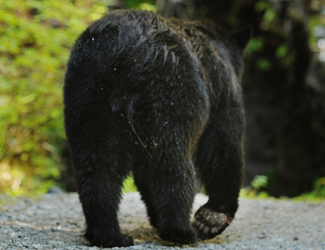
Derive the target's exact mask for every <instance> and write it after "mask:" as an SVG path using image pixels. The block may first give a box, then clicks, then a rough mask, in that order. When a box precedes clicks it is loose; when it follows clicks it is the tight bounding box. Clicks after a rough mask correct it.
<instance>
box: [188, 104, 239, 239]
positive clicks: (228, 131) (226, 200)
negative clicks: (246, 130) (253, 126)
mask: <svg viewBox="0 0 325 250" xmlns="http://www.w3.org/2000/svg"><path fill="white" fill-rule="evenodd" d="M234 118H235V119H234ZM243 127H244V120H243V115H242V110H241V109H240V108H232V109H229V110H222V111H221V112H219V113H218V115H217V116H216V117H212V120H211V121H210V122H209V124H208V126H207V127H206V128H205V131H204V133H203V135H202V137H201V138H200V141H199V147H198V151H197V158H196V168H197V170H198V172H199V173H200V175H201V181H202V184H203V185H204V187H205V190H206V193H207V195H208V196H209V200H208V202H207V203H206V204H205V205H203V206H202V207H201V208H200V209H199V210H198V211H197V212H196V213H195V221H194V223H193V226H194V227H195V228H196V230H197V232H198V237H199V238H200V239H210V238H213V237H215V236H216V235H218V234H220V233H222V232H223V231H224V230H225V229H226V227H227V226H228V225H229V224H230V223H231V221H232V219H233V217H234V215H235V213H236V211H237V208H238V196H239V191H240V187H241V179H242V167H243V153H242V132H243Z"/></svg>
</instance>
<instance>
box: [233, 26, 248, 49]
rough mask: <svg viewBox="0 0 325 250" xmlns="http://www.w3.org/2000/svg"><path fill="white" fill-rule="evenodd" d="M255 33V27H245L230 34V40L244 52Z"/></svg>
mask: <svg viewBox="0 0 325 250" xmlns="http://www.w3.org/2000/svg"><path fill="white" fill-rule="evenodd" d="M252 33H253V27H252V26H251V25H247V26H244V27H243V28H241V29H238V30H235V31H233V32H232V33H231V34H230V39H231V40H232V41H233V42H234V43H235V44H236V45H237V47H238V48H239V49H241V50H244V49H245V47H246V45H247V43H248V42H249V39H251V37H252Z"/></svg>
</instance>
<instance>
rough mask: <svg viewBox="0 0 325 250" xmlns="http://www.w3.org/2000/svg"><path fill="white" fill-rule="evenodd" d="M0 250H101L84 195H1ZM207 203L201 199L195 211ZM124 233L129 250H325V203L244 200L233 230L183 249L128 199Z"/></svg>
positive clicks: (122, 220) (124, 207) (135, 201)
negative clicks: (88, 231) (88, 227)
mask: <svg viewBox="0 0 325 250" xmlns="http://www.w3.org/2000/svg"><path fill="white" fill-rule="evenodd" d="M0 199H1V201H2V204H3V203H4V204H3V205H2V206H0V249H1V250H2V249H6V250H7V249H8V250H9V249H10V250H11V249H12V250H18V249H37V250H43V249H44V250H45V249H46V250H47V249H57V250H75V249H80V250H99V249H100V248H98V247H91V246H90V245H89V243H88V242H87V241H86V240H85V239H84V237H83V231H84V229H85V221H84V217H83V213H82V209H81V205H80V203H79V199H78V195H77V194H75V193H72V194H67V193H63V192H52V193H51V194H47V195H45V196H44V197H43V198H42V199H41V200H37V201H35V200H32V199H26V198H17V199H15V202H11V200H10V199H9V198H7V197H5V196H4V195H0ZM206 201H207V197H205V196H204V195H202V194H198V195H197V196H196V199H195V204H194V208H193V211H196V210H197V209H198V208H199V207H200V206H201V205H203V204H204V203H205V202H206ZM119 217H120V226H121V229H122V232H123V233H125V234H128V235H130V236H132V237H133V239H134V241H135V245H134V246H131V247H127V248H126V249H130V250H131V249H133V250H142V249H163V250H164V249H168V250H170V249H193V250H194V249H207V250H219V249H222V250H225V249H226V250H227V249H229V250H230V249H249V250H254V249H270V250H271V249H289V250H291V249H292V250H305V249H313V250H323V249H325V223H324V221H325V202H323V203H320V204H316V203H305V202H294V201H290V200H271V199H268V200H250V199H240V201H239V210H238V212H237V214H236V217H235V219H234V220H233V222H232V224H231V225H230V226H229V227H228V228H227V229H226V230H225V231H224V232H223V233H222V234H221V235H219V236H217V237H215V238H214V239H212V240H206V241H201V242H198V243H195V244H193V245H184V246H179V245H175V244H173V243H170V242H166V241H163V240H161V239H160V238H159V237H158V235H157V233H156V231H155V229H153V228H152V227H151V226H150V224H149V221H148V219H147V216H146V211H145V206H144V204H143V203H142V201H141V199H140V195H139V193H137V192H136V193H127V194H125V195H124V199H123V201H122V203H121V209H120V213H119ZM113 249H120V248H113Z"/></svg>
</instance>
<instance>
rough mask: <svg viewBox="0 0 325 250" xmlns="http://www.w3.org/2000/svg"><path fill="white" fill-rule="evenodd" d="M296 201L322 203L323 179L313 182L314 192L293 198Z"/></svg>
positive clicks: (323, 197) (324, 180) (324, 192)
mask: <svg viewBox="0 0 325 250" xmlns="http://www.w3.org/2000/svg"><path fill="white" fill-rule="evenodd" d="M293 200H296V201H314V202H317V201H324V200H325V177H322V178H319V179H318V180H316V181H315V184H314V190H313V191H311V192H310V193H306V194H302V195H299V196H297V197H294V198H293Z"/></svg>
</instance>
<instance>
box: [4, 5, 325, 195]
mask: <svg viewBox="0 0 325 250" xmlns="http://www.w3.org/2000/svg"><path fill="white" fill-rule="evenodd" d="M276 2H277V1H266V0H246V1H244V0H241V1H209V0H205V1H195V0H193V1H191V0H184V1H164V0H157V1H155V0H152V1H141V0H125V1H114V0H111V1H110V0H102V1H101V0H84V1H81V0H79V1H78V0H61V1H55V0H42V1H41V0H28V1H25V0H11V1H6V0H0V193H4V194H8V195H13V196H14V195H41V194H44V193H46V192H47V191H48V190H49V189H50V188H51V187H52V186H59V187H61V188H62V189H66V190H68V191H73V190H75V188H74V186H73V181H72V180H71V176H72V173H71V166H70V163H69V154H68V151H67V146H66V140H65V134H64V127H63V114H62V113H63V104H62V88H63V79H64V74H65V69H66V64H67V61H68V58H69V54H70V49H71V48H72V46H73V44H74V41H75V40H76V38H77V37H78V35H80V33H81V32H82V31H83V30H84V29H85V28H86V27H87V26H88V25H89V24H90V23H91V22H92V21H94V20H96V19H98V18H100V17H101V16H102V15H103V14H104V13H106V12H107V11H109V10H113V9H116V8H138V9H146V10H150V11H158V12H159V13H161V14H163V15H164V16H166V17H171V16H176V17H179V18H183V19H203V18H208V19H211V20H212V21H216V22H218V23H221V24H222V25H223V26H226V27H227V28H230V29H234V28H238V27H241V26H243V25H245V24H247V23H251V24H252V25H253V26H254V30H255V34H254V37H253V38H252V40H251V42H250V43H249V45H248V48H247V50H246V54H245V58H246V61H247V73H246V75H245V77H244V78H245V79H244V83H243V84H244V85H243V88H244V92H247V98H246V102H247V113H248V119H247V123H248V129H249V131H248V133H247V139H246V140H245V144H246V145H247V166H248V167H247V180H246V182H245V183H246V185H249V184H250V183H251V181H252V180H253V182H252V185H251V188H250V189H248V192H250V193H252V192H253V193H255V194H256V193H261V192H265V191H267V192H268V193H270V194H272V195H275V196H281V195H289V196H295V195H299V194H301V193H304V192H311V191H312V190H313V191H312V192H316V193H314V196H315V197H325V188H324V187H325V178H324V176H325V160H324V155H325V143H324V141H325V139H324V138H325V128H324V117H325V108H324V107H325V102H324V96H325V94H324V92H325V91H324V89H325V86H324V83H322V80H319V79H323V80H324V79H325V78H324V61H325V59H324V58H323V57H325V56H324V53H325V40H324V37H325V31H324V30H323V29H322V26H324V24H325V17H324V12H325V9H324V2H323V1H312V0H310V1H304V4H305V5H306V2H308V6H307V5H306V6H305V8H308V12H306V13H303V14H304V15H303V14H301V13H300V12H299V10H300V9H299V8H300V7H299V6H298V5H299V2H300V1H293V2H295V3H297V5H296V4H294V5H293V6H291V5H290V4H288V6H287V7H285V8H286V9H285V8H284V7H283V6H282V5H281V4H280V2H281V1H279V2H278V5H276V4H274V3H276ZM289 5H290V6H289ZM277 6H278V7H277ZM279 6H280V7H279ZM281 6H282V7H281ZM297 6H298V7H297ZM207 7H208V8H207ZM198 10H199V11H198ZM213 11H214V12H213ZM281 11H282V12H281ZM303 11H307V10H303ZM283 13H285V15H284V14H283ZM243 20H244V21H243ZM288 20H290V21H291V22H290V25H292V27H291V30H290V29H289V32H292V34H293V35H294V34H297V35H298V38H296V39H298V40H299V39H302V40H301V44H300V45H299V43H298V45H296V44H295V43H294V42H292V41H291V40H290V39H291V38H288V37H287V35H288V33H286V32H287V30H288V29H287V28H286V25H288V22H287V21H288ZM292 20H294V21H292ZM295 22H300V23H301V24H303V25H304V26H303V28H304V29H303V31H304V32H305V33H299V32H298V33H297V31H296V30H294V28H295V27H296V26H294V25H295V24H296V23H295ZM298 24H299V23H298ZM296 28H297V29H298V28H299V25H297V27H296ZM315 30H316V31H315ZM317 31H318V33H317ZM294 32H296V33H294ZM301 34H303V35H302V37H300V38H299V35H300V36H301ZM293 41H295V40H293ZM304 41H306V42H307V45H306V46H307V48H306V47H304V48H302V50H299V49H300V48H299V46H304V45H305V44H304ZM306 49H307V50H308V57H307V59H304V57H303V56H301V57H299V55H303V52H301V51H304V50H306ZM322 53H323V54H322ZM322 55H323V57H322ZM297 60H298V61H299V62H300V61H301V62H302V61H304V60H308V63H309V64H308V65H307V66H300V65H298V64H297ZM322 60H323V61H322ZM299 67H305V68H306V67H307V68H306V69H305V70H307V71H308V72H309V73H308V72H307V73H306V74H304V75H303V76H300V78H303V80H304V82H303V83H300V82H299V80H302V79H300V78H299ZM308 77H311V78H312V77H314V78H315V79H316V80H315V79H314V78H313V79H312V80H310V81H309V82H308V79H309V78H308ZM265 79H268V80H265ZM261 82H263V83H264V85H263V84H262V83H261ZM306 82H307V83H306ZM310 82H311V83H310ZM299 84H300V85H299ZM301 84H302V85H303V86H304V87H303V89H301ZM312 84H314V85H312ZM310 89H311V90H312V91H311V90H310ZM265 90H267V91H268V92H267V93H268V94H267V95H266V96H265V93H264V92H263V91H265ZM293 90H294V91H293ZM286 91H287V92H286ZM299 91H300V92H299ZM257 96H259V97H257ZM297 96H298V97H299V98H302V99H299V100H298V102H299V103H300V101H301V100H304V101H303V102H302V103H303V105H305V106H306V105H307V106H308V107H311V109H312V110H310V109H308V108H306V107H305V106H303V107H300V108H305V109H306V110H304V112H303V113H299V114H297V116H293V117H291V118H287V117H286V116H289V117H290V114H291V113H290V110H295V108H297V105H296V103H295V99H297ZM254 98H255V99H254ZM290 98H291V99H290ZM315 99H316V100H317V102H316V103H315V101H314V100H315ZM252 100H253V101H252ZM266 101H267V103H266ZM288 103H289V104H288ZM299 105H300V104H299ZM315 105H316V108H313V107H315ZM279 110H280V112H279ZM283 110H285V112H286V113H283ZM288 112H289V113H288ZM256 117H257V118H256ZM297 119H299V120H297ZM282 123H283V124H282ZM279 124H282V125H281V126H280V125H279ZM298 124H299V125H298ZM271 125H272V126H271ZM273 125H274V126H273ZM292 128H294V129H292ZM296 128H297V129H296ZM297 135H298V137H299V139H297ZM300 135H301V136H300ZM304 135H306V137H304ZM260 138H261V139H260ZM311 144H312V146H311ZM301 145H302V146H301ZM314 148H316V149H315V150H314ZM262 149H263V152H262V151H261V150H262ZM281 150H282V151H281ZM260 151H261V152H260ZM259 152H260V153H259ZM302 155H304V156H306V157H303V158H304V159H305V160H306V163H304V164H303V165H302V164H300V163H301V162H302V161H301V156H302ZM309 159H311V160H310V161H309ZM308 164H310V165H308ZM283 169H284V170H285V171H283ZM299 172H300V174H302V177H301V176H299ZM306 173H307V175H308V176H306ZM255 176H257V177H255ZM261 176H262V177H261ZM296 177H297V178H296ZM301 178H303V179H301ZM282 179H283V180H282ZM301 180H303V181H301ZM305 180H306V182H305ZM125 183H126V189H125V190H134V185H133V182H132V178H129V179H127V181H126V182H125ZM283 183H284V184H283ZM286 183H287V185H288V187H287V188H286ZM300 186H303V188H300ZM315 190H316V191H315ZM251 191H252V192H251ZM246 193H247V192H246Z"/></svg>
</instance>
